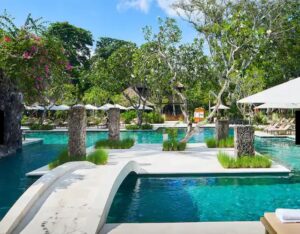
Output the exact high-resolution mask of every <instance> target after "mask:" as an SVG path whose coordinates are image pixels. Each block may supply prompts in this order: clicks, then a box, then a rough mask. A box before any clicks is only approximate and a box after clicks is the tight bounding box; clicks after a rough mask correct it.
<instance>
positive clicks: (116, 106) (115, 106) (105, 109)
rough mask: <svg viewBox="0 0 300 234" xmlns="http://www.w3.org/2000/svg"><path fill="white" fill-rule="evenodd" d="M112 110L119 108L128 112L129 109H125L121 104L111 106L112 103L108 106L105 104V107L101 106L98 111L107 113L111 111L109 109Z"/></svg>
mask: <svg viewBox="0 0 300 234" xmlns="http://www.w3.org/2000/svg"><path fill="white" fill-rule="evenodd" d="M111 108H119V109H120V110H127V108H126V107H124V106H121V105H119V104H114V105H113V104H110V103H107V104H105V105H103V106H100V107H99V108H98V110H104V111H107V110H109V109H111Z"/></svg>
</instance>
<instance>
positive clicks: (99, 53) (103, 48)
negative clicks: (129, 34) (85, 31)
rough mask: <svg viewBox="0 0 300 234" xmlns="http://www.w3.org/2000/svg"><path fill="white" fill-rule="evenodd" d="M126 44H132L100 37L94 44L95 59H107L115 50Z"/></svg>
mask: <svg viewBox="0 0 300 234" xmlns="http://www.w3.org/2000/svg"><path fill="white" fill-rule="evenodd" d="M128 44H132V42H129V41H123V40H119V39H114V38H110V37H100V38H99V40H98V41H97V43H96V51H95V56H96V57H97V58H102V59H108V58H109V57H110V56H111V55H112V54H113V53H114V52H115V51H116V50H118V49H119V48H120V47H122V46H124V45H128Z"/></svg>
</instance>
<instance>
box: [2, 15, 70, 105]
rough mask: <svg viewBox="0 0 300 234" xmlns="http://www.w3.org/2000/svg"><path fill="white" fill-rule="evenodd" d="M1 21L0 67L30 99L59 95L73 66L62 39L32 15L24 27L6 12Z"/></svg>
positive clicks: (41, 99)
mask: <svg viewBox="0 0 300 234" xmlns="http://www.w3.org/2000/svg"><path fill="white" fill-rule="evenodd" d="M0 24H1V30H0V68H1V71H2V72H3V73H4V75H5V77H6V78H7V79H9V80H10V82H11V84H13V85H14V86H15V87H16V88H17V89H18V90H19V91H21V92H22V93H23V94H24V96H25V98H26V99H27V100H29V102H35V101H37V100H38V101H39V102H46V100H48V99H49V97H48V98H46V96H51V97H52V98H57V95H58V93H59V92H61V91H60V90H61V85H63V84H64V83H65V82H66V81H67V80H68V79H66V78H69V71H70V70H71V69H72V66H71V65H70V64H69V63H68V61H67V56H66V52H65V50H64V48H63V46H62V43H61V41H59V40H58V39H57V38H55V37H52V36H50V35H48V34H46V33H44V31H43V28H44V27H43V25H41V24H40V22H39V20H34V19H32V18H31V17H30V16H29V17H28V19H27V20H26V23H25V25H24V26H23V27H20V28H18V27H17V26H16V25H14V23H13V21H12V19H11V18H10V17H9V16H8V15H6V14H4V15H1V17H0ZM2 29H3V30H2Z"/></svg>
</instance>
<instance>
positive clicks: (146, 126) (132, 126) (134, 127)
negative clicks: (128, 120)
mask: <svg viewBox="0 0 300 234" xmlns="http://www.w3.org/2000/svg"><path fill="white" fill-rule="evenodd" d="M126 129H127V130H152V129H153V126H152V125H151V124H142V125H141V126H139V125H136V124H130V125H126Z"/></svg>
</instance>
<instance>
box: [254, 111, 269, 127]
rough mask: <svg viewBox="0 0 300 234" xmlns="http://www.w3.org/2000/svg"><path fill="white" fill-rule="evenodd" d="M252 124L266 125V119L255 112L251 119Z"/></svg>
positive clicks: (263, 115) (260, 113) (261, 114)
mask: <svg viewBox="0 0 300 234" xmlns="http://www.w3.org/2000/svg"><path fill="white" fill-rule="evenodd" d="M253 123H254V124H267V123H268V117H267V116H266V115H265V114H263V113H262V112H260V111H259V112H257V113H256V114H255V115H254V117H253Z"/></svg>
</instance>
